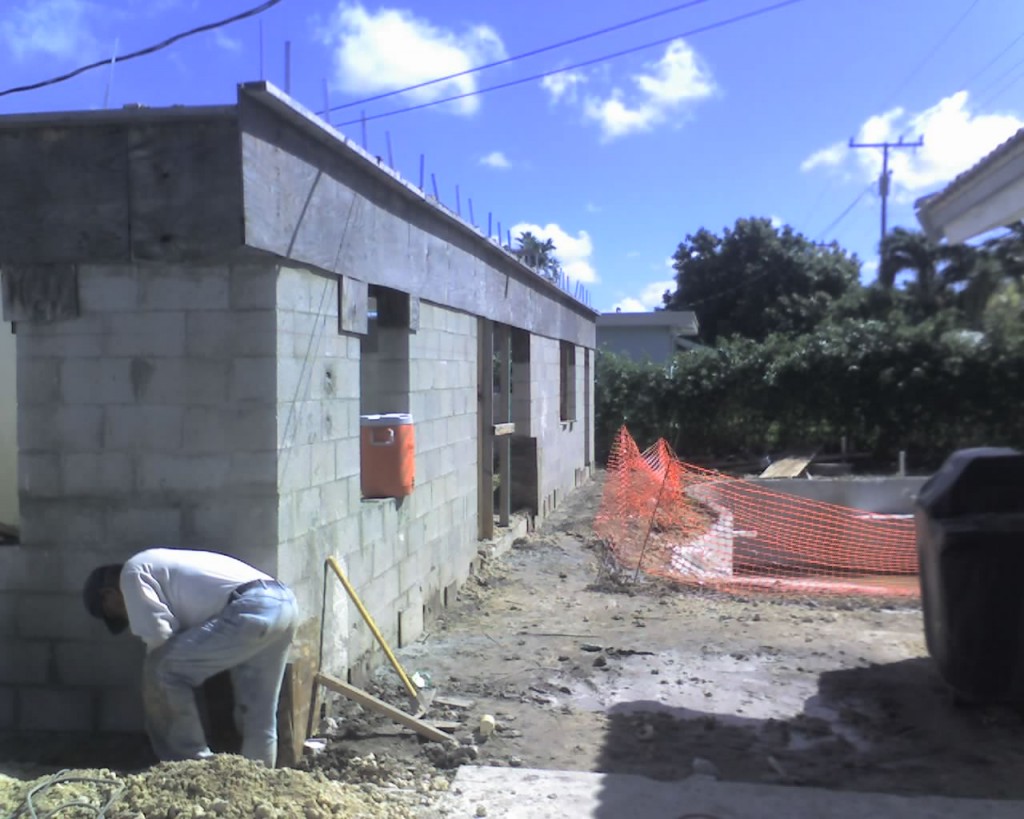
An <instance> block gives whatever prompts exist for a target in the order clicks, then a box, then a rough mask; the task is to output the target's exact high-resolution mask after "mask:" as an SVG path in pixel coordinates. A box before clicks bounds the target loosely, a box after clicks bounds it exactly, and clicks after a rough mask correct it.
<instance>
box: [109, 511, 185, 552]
mask: <svg viewBox="0 0 1024 819" xmlns="http://www.w3.org/2000/svg"><path fill="white" fill-rule="evenodd" d="M181 529H182V515H181V509H180V508H178V507H176V506H153V507H144V506H143V507H140V506H137V505H133V506H130V507H125V508H120V509H113V510H111V511H110V512H109V513H108V516H107V530H108V531H109V532H110V536H111V538H112V539H114V540H115V541H117V542H118V543H134V544H137V546H138V549H140V550H141V549H144V548H146V547H147V546H155V545H158V544H161V543H162V544H168V545H174V544H177V543H181V542H182V531H181Z"/></svg>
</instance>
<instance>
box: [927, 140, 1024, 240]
mask: <svg viewBox="0 0 1024 819" xmlns="http://www.w3.org/2000/svg"><path fill="white" fill-rule="evenodd" d="M914 207H915V209H916V210H917V219H918V221H919V222H920V223H921V226H922V227H923V228H924V229H925V232H926V233H927V234H928V235H929V236H930V237H931V238H932V239H933V240H935V241H941V240H943V239H945V240H946V241H947V242H949V243H950V244H958V243H960V242H965V241H967V240H968V239H971V238H973V237H975V236H979V235H981V234H983V233H987V232H988V231H990V230H994V229H995V228H999V227H1003V226H1005V225H1009V224H1011V223H1013V222H1017V221H1020V220H1022V219H1024V128H1022V129H1021V130H1019V131H1018V132H1017V133H1016V134H1015V135H1014V136H1012V137H1010V139H1008V140H1007V141H1006V142H1004V143H1003V144H1002V145H1000V146H999V147H998V148H996V149H995V150H994V151H993V152H992V153H990V154H989V155H988V156H986V157H984V158H983V159H982V160H981V161H979V162H978V163H977V164H975V165H974V166H973V167H972V168H969V169H968V170H966V171H964V172H963V173H962V174H960V175H959V176H958V177H957V178H956V179H954V180H953V181H952V182H950V183H949V185H947V186H946V187H945V188H944V189H942V190H941V191H939V192H937V193H933V194H930V195H928V196H924V197H922V198H920V199H918V200H917V202H916V203H915V205H914Z"/></svg>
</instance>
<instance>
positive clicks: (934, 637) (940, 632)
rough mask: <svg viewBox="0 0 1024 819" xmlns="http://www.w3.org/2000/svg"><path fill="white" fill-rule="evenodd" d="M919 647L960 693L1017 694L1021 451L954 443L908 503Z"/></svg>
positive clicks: (1021, 660)
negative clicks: (916, 568)
mask: <svg viewBox="0 0 1024 819" xmlns="http://www.w3.org/2000/svg"><path fill="white" fill-rule="evenodd" d="M915 528H916V532H917V551H918V558H919V561H920V582H921V606H922V609H923V612H924V625H925V638H926V640H927V644H928V653H929V654H931V656H932V658H933V659H934V660H935V662H936V664H937V665H938V667H939V671H940V673H941V674H942V676H943V678H944V679H945V681H946V682H947V683H948V684H949V686H950V687H951V688H952V689H953V692H954V695H955V696H956V697H957V698H958V699H959V700H961V701H966V702H977V703H992V702H1024V453H1021V452H1019V451H1017V450H1014V449H1006V448H997V447H984V448H977V449H962V450H959V451H957V452H954V453H953V454H952V455H951V456H950V457H949V458H948V459H947V460H946V462H945V463H944V464H943V465H942V467H941V468H940V469H939V471H938V472H936V473H935V475H933V476H932V477H931V478H930V479H929V480H928V481H927V482H926V483H925V484H924V485H923V486H922V487H921V490H920V492H919V493H918V496H917V509H916V512H915Z"/></svg>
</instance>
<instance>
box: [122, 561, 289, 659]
mask: <svg viewBox="0 0 1024 819" xmlns="http://www.w3.org/2000/svg"><path fill="white" fill-rule="evenodd" d="M270 579H271V578H270V577H269V576H268V575H266V574H264V573H263V572H261V571H260V570H259V569H255V568H253V567H252V566H250V565H248V564H247V563H243V562H242V561H241V560H236V559H235V558H233V557H228V556H227V555H222V554H217V553H216V552H202V551H193V550H189V549H159V548H158V549H147V550H146V551H144V552H139V553H138V554H137V555H135V556H134V557H133V558H131V560H129V561H128V562H127V563H125V564H124V568H123V569H122V570H121V582H120V586H121V594H123V595H124V603H125V608H126V609H127V610H128V625H129V628H130V629H131V632H132V634H134V635H136V636H138V637H141V638H142V640H143V641H144V642H145V643H146V646H147V648H149V649H151V650H152V649H154V648H157V647H159V646H161V645H163V644H164V643H165V642H167V641H168V640H169V639H170V638H171V636H172V635H174V634H177V633H178V632H179V631H184V630H185V629H189V628H193V627H195V626H198V625H201V624H202V623H205V622H206V621H207V620H209V619H210V618H211V617H212V616H213V615H215V614H217V613H218V612H219V611H221V609H223V608H224V606H225V605H227V602H228V597H229V596H230V594H231V592H232V591H234V590H235V589H236V588H238V587H239V586H241V585H242V584H243V583H248V582H249V581H251V580H270Z"/></svg>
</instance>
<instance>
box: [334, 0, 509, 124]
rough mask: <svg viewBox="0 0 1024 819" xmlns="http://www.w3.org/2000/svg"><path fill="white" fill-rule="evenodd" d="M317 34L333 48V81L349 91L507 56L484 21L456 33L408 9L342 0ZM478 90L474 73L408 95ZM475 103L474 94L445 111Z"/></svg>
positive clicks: (430, 97)
mask: <svg viewBox="0 0 1024 819" xmlns="http://www.w3.org/2000/svg"><path fill="white" fill-rule="evenodd" d="M321 37H322V39H323V40H324V42H326V43H327V44H328V45H329V46H330V47H331V49H332V51H333V55H334V72H335V82H336V84H337V86H338V87H339V88H341V89H342V90H344V91H347V92H349V93H352V94H377V93H380V92H383V91H392V90H395V89H398V88H404V87H406V86H410V85H416V84H417V83H421V82H424V81H426V80H430V79H433V78H434V77H438V76H443V75H447V74H456V73H458V72H460V71H465V70H467V69H469V68H473V67H474V66H476V65H480V64H482V63H487V62H492V61H494V60H497V59H501V58H502V57H504V56H505V47H504V45H503V44H502V42H501V38H500V37H498V35H497V33H496V32H495V31H494V30H493V29H491V28H490V27H488V26H482V25H479V26H472V27H470V28H468V29H466V30H465V31H463V32H462V33H456V32H454V31H451V30H449V29H446V28H441V27H439V26H435V25H434V24H432V23H430V22H429V21H427V20H424V19H422V18H420V17H417V16H415V15H414V14H412V13H411V12H409V11H404V10H400V9H388V8H382V9H379V10H377V11H375V12H370V11H367V10H366V8H364V7H363V6H362V5H361V4H359V3H348V2H342V3H340V4H339V5H338V9H337V11H336V12H335V14H334V16H333V17H332V18H331V21H330V23H328V24H327V25H326V26H325V27H324V28H323V30H322V31H321ZM476 89H477V81H476V76H475V75H467V76H462V77H456V78H454V79H451V80H448V81H446V82H442V83H437V84H435V85H430V86H427V87H426V88H418V89H416V90H415V91H409V92H408V93H407V95H406V98H407V99H408V100H409V101H410V102H413V103H421V102H432V101H434V100H438V99H442V98H444V97H449V96H453V95H456V94H466V93H471V92H473V91H475V90H476ZM446 107H447V106H446ZM479 107H480V100H479V98H478V97H467V98H465V99H461V100H457V101H456V102H453V103H452V104H451V108H449V109H448V110H452V111H454V112H455V113H458V114H462V115H469V114H472V113H474V112H475V111H476V110H477V109H478V108H479Z"/></svg>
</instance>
